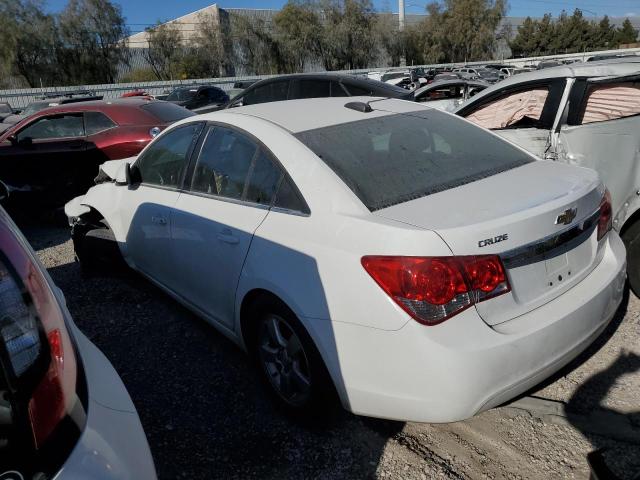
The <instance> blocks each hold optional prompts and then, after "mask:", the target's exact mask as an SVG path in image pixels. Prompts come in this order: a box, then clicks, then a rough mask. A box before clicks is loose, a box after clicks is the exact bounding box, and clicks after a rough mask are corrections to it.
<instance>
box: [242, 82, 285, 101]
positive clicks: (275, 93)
mask: <svg viewBox="0 0 640 480" xmlns="http://www.w3.org/2000/svg"><path fill="white" fill-rule="evenodd" d="M288 89H289V80H286V81H283V82H282V81H281V82H270V83H267V84H266V85H262V86H259V87H256V88H254V89H252V90H250V91H248V92H247V93H246V94H245V95H243V96H242V104H243V105H255V104H258V103H268V102H278V101H282V100H286V99H287V91H288Z"/></svg>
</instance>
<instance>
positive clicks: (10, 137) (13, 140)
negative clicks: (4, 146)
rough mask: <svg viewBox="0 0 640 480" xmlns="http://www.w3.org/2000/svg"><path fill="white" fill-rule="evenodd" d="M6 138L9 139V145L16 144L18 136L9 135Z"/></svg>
mask: <svg viewBox="0 0 640 480" xmlns="http://www.w3.org/2000/svg"><path fill="white" fill-rule="evenodd" d="M7 140H9V142H10V143H11V145H17V144H18V138H17V137H16V136H15V135H9V136H8V137H7Z"/></svg>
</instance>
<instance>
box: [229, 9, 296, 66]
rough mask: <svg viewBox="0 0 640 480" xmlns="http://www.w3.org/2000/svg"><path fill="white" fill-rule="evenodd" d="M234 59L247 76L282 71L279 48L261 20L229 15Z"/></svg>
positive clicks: (282, 64)
mask: <svg viewBox="0 0 640 480" xmlns="http://www.w3.org/2000/svg"><path fill="white" fill-rule="evenodd" d="M230 23H231V36H232V38H233V40H234V44H235V47H236V49H235V58H236V59H237V62H238V64H239V65H240V66H241V67H242V68H243V69H244V73H246V74H248V75H264V74H275V73H279V72H280V71H283V70H284V68H285V67H284V63H285V62H284V61H283V58H282V53H281V51H280V47H279V45H278V43H277V41H276V40H275V38H274V37H273V35H272V34H271V32H270V30H269V28H268V27H267V25H266V24H265V22H264V20H262V19H261V18H250V17H246V16H243V15H238V14H236V13H232V14H231V22H230Z"/></svg>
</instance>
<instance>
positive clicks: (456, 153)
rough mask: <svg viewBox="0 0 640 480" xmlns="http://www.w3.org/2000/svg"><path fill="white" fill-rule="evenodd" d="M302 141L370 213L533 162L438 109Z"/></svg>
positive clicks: (329, 130)
mask: <svg viewBox="0 0 640 480" xmlns="http://www.w3.org/2000/svg"><path fill="white" fill-rule="evenodd" d="M296 137H297V138H298V139H299V140H300V141H302V142H303V143H304V144H305V145H306V146H307V147H309V148H310V149H311V150H312V151H313V152H314V153H315V154H316V155H318V156H319V157H320V158H321V159H322V160H323V161H324V162H325V163H326V164H327V165H328V166H329V167H331V169H332V170H333V171H334V172H335V173H336V174H337V175H338V176H339V177H340V178H341V179H342V180H343V181H344V182H345V183H346V184H347V185H348V186H349V188H350V189H351V190H352V191H353V193H355V194H356V195H357V196H358V198H360V200H361V201H362V203H364V204H365V206H366V207H367V208H368V209H369V210H371V211H375V210H379V209H381V208H386V207H390V206H392V205H396V204H399V203H403V202H407V201H409V200H414V199H416V198H420V197H425V196H427V195H431V194H433V193H437V192H442V191H444V190H448V189H450V188H454V187H458V186H460V185H465V184H467V183H471V182H474V181H476V180H480V179H482V178H486V177H490V176H492V175H495V174H497V173H500V172H504V171H505V170H510V169H512V168H516V167H519V166H521V165H524V164H526V163H529V162H531V161H533V159H532V158H531V157H530V156H528V155H527V154H525V153H524V152H522V151H521V150H519V149H517V148H516V147H514V146H512V145H510V144H509V143H507V142H506V141H504V140H501V139H500V138H498V137H496V136H494V135H492V134H490V133H488V132H486V131H485V130H482V129H481V128H478V127H476V126H473V125H470V124H468V123H467V122H464V121H463V120H461V119H458V118H456V117H453V116H451V115H447V114H445V113H443V112H439V111H437V110H425V111H418V112H412V113H411V114H394V115H388V116H384V117H378V118H371V119H367V120H361V121H358V122H352V123H346V124H341V125H334V126H331V127H325V128H319V129H315V130H308V131H305V132H301V133H298V134H296ZM469 208H473V205H469Z"/></svg>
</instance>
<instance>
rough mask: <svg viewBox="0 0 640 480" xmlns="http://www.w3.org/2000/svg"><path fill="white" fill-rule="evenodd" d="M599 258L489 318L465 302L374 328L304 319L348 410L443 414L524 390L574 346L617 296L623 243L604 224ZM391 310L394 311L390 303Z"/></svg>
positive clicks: (583, 342)
mask: <svg viewBox="0 0 640 480" xmlns="http://www.w3.org/2000/svg"><path fill="white" fill-rule="evenodd" d="M605 249H606V250H605V254H604V257H603V259H602V261H601V262H600V264H599V265H598V266H597V267H596V268H595V269H594V270H593V271H592V272H591V273H590V274H589V275H588V276H587V277H586V278H585V279H584V280H582V281H581V282H580V283H578V284H577V285H575V286H574V287H573V288H572V289H571V290H569V291H567V292H565V293H564V294H563V295H561V296H560V297H558V298H556V299H555V300H553V301H551V302H549V303H547V304H546V305H543V306H542V307H540V308H537V309H536V310H533V311H532V312H529V313H527V314H525V315H522V316H521V317H518V318H517V319H514V320H511V321H509V322H505V323H503V324H501V325H496V326H494V327H489V326H488V325H487V324H485V323H484V322H482V320H481V319H480V317H479V316H478V314H477V312H476V311H475V309H468V310H466V311H465V312H462V313H461V314H460V315H458V316H456V317H454V318H453V319H451V320H448V321H446V322H444V323H442V324H440V325H437V326H435V327H424V326H422V325H420V324H418V323H417V322H413V321H410V322H408V323H407V324H406V325H405V326H404V327H403V328H401V329H400V330H398V331H391V332H390V331H382V330H377V329H372V328H367V327H362V326H358V325H354V324H352V323H342V322H339V321H331V322H330V321H318V320H312V319H305V320H304V322H305V324H306V325H307V326H308V327H309V329H310V330H311V331H312V333H313V336H314V338H315V339H316V340H317V343H318V346H319V349H320V351H321V353H322V355H323V357H324V358H325V360H326V363H327V366H328V368H329V371H330V373H331V374H332V376H333V379H334V381H335V383H336V387H337V389H338V392H339V393H340V395H341V397H342V400H343V404H344V405H345V406H346V407H347V408H348V409H350V410H351V411H353V412H354V413H357V414H362V415H368V416H374V417H383V418H391V419H398V420H408V421H419V422H451V421H457V420H461V419H464V418H468V417H470V416H473V415H475V414H476V413H478V412H481V411H483V410H486V409H488V408H491V407H494V406H496V405H499V404H501V403H504V402H505V401H507V400H509V399H511V398H513V397H515V396H517V395H518V394H520V393H522V392H525V391H526V390H528V389H530V388H531V387H533V386H535V385H536V384H537V383H539V382H540V381H542V380H543V379H544V378H546V377H548V376H549V375H551V374H552V373H553V372H555V371H557V370H558V369H560V368H561V367H563V366H564V365H566V364H567V363H568V362H569V361H571V360H572V359H573V358H575V357H576V356H577V355H578V354H579V353H580V352H582V351H583V350H584V349H585V348H586V347H587V346H588V345H589V344H590V343H591V342H592V341H593V340H594V339H595V338H596V337H597V336H598V335H599V334H600V333H601V332H602V331H603V330H604V328H605V327H606V326H607V324H608V323H609V321H610V320H611V319H612V318H613V316H614V314H615V312H616V310H617V308H618V306H619V305H620V302H621V300H622V295H623V290H624V282H625V278H626V274H625V267H626V260H625V258H626V252H625V249H624V245H623V244H622V241H621V240H620V238H619V237H618V235H617V234H616V233H614V232H612V233H611V234H610V235H609V237H608V240H607V245H606V246H605ZM399 314H401V313H400V312H399Z"/></svg>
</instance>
